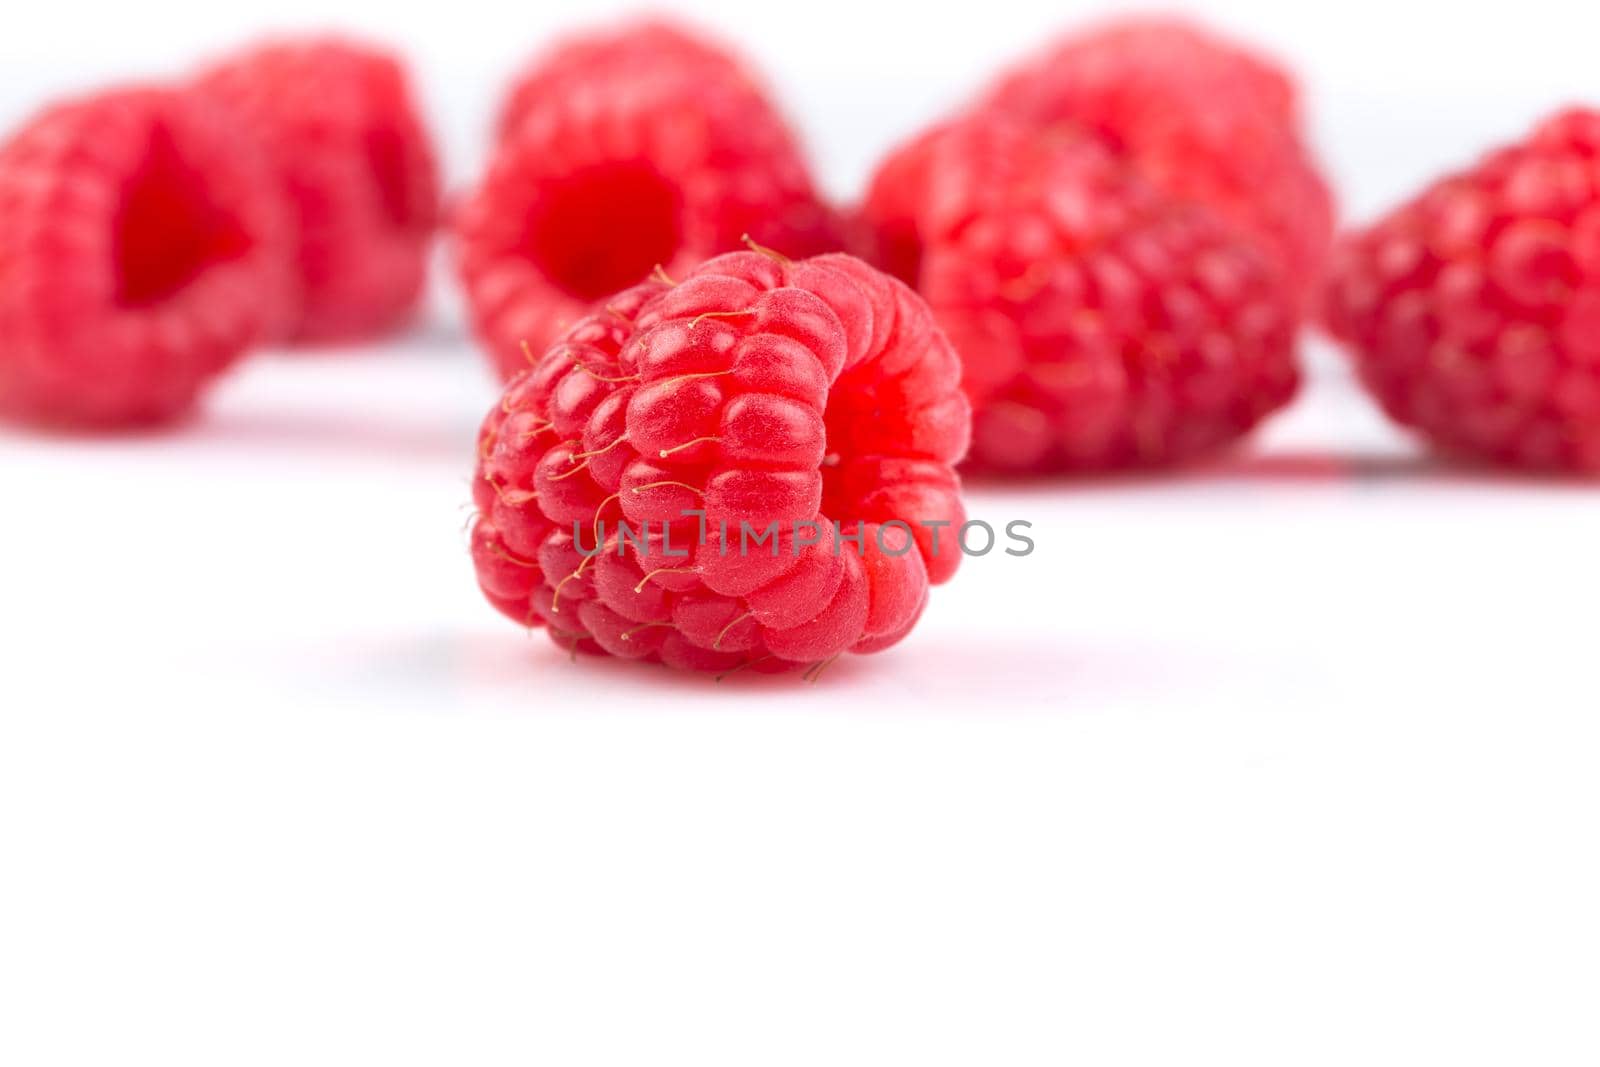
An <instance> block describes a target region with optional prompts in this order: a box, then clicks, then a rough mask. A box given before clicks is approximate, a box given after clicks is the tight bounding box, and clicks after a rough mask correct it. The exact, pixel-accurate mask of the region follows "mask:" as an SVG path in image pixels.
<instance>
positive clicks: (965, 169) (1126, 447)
mask: <svg viewBox="0 0 1600 1067" xmlns="http://www.w3.org/2000/svg"><path fill="white" fill-rule="evenodd" d="M866 210H867V213H868V214H869V216H871V217H873V218H875V219H876V220H878V221H879V222H880V224H881V225H882V229H883V232H885V233H887V234H888V235H889V236H890V238H891V241H890V242H889V243H890V244H891V245H896V246H897V247H896V248H895V249H893V250H891V253H890V258H891V259H894V258H898V259H899V261H900V265H901V267H902V268H903V269H910V270H912V271H913V272H914V274H915V277H917V279H918V281H919V287H920V289H921V292H922V294H923V296H924V297H925V298H926V299H927V301H928V303H929V305H930V307H932V309H933V311H934V314H935V315H936V316H937V317H938V320H939V322H940V324H941V325H942V326H943V327H944V329H945V331H946V333H947V334H948V335H949V337H950V339H951V340H952V341H953V342H954V343H955V345H956V347H957V349H958V350H959V351H960V352H961V355H962V360H963V364H964V368H963V371H964V373H963V380H962V385H963V387H964V388H965V390H966V392H967V394H968V396H969V397H970V398H971V401H972V405H973V442H972V457H971V458H972V462H973V463H974V465H977V466H980V467H989V468H993V469H999V470H1011V471H1024V470H1027V471H1049V470H1088V469H1103V468H1109V467H1125V466H1131V465H1146V464H1159V463H1170V462H1175V461H1179V460H1184V459H1188V458H1191V457H1194V456H1197V455H1200V454H1202V453H1204V452H1207V451H1209V450H1212V449H1215V448H1217V447H1220V446H1222V445H1224V444H1227V443H1229V442H1231V441H1233V440H1235V439H1236V438H1238V437H1239V436H1241V435H1242V434H1244V433H1245V432H1246V431H1248V430H1249V429H1250V428H1251V427H1253V426H1254V425H1255V424H1256V423H1257V422H1258V421H1260V420H1261V419H1262V418H1263V417H1264V416H1266V415H1267V414H1268V413H1269V412H1271V411H1273V410H1274V409H1276V408H1278V407H1280V406H1282V405H1283V404H1285V403H1287V402H1288V400H1289V399H1290V397H1291V396H1292V395H1293V393H1294V390H1295V386H1296V384H1297V380H1298V373H1297V370H1296V366H1295V359H1294V333H1295V325H1296V318H1297V313H1296V307H1297V302H1298V299H1297V297H1296V295H1295V293H1294V292H1293V291H1292V287H1291V286H1290V285H1289V284H1288V282H1287V279H1286V277H1285V276H1284V274H1283V272H1282V271H1280V270H1278V269H1276V268H1275V267H1273V266H1272V265H1271V264H1270V263H1269V262H1267V260H1266V259H1265V258H1264V256H1263V254H1262V253H1261V252H1260V250H1259V248H1258V247H1257V245H1256V244H1255V242H1253V241H1250V240H1248V239H1246V238H1244V237H1243V236H1242V235H1240V234H1238V233H1237V232H1236V231H1235V230H1234V228H1233V227H1231V226H1229V225H1227V224H1225V223H1223V222H1222V221H1220V220H1219V219H1217V218H1216V217H1215V216H1214V215H1213V214H1212V213H1210V212H1209V211H1207V210H1205V209H1204V208H1201V207H1199V206H1198V205H1195V204H1192V203H1186V202H1180V201H1175V200H1173V199H1172V198H1171V197H1169V196H1168V195H1166V194H1164V193H1163V192H1162V191H1161V190H1160V189H1158V188H1156V187H1155V186H1154V185H1152V184H1151V183H1149V182H1146V181H1144V180H1143V179H1142V177H1141V176H1140V175H1139V174H1138V173H1136V172H1135V171H1134V170H1133V169H1132V168H1130V167H1129V166H1128V165H1127V164H1126V163H1124V162H1123V161H1122V160H1120V159H1119V158H1118V157H1116V156H1115V155H1113V154H1112V153H1111V152H1109V151H1108V150H1107V149H1106V148H1105V147H1104V146H1103V145H1101V144H1100V143H1099V142H1098V141H1097V140H1096V139H1094V138H1091V137H1088V136H1084V135H1081V134H1077V133H1075V132H1074V131H1072V130H1070V129H1065V128H1059V127H1058V128H1056V129H1054V130H1049V131H1040V130H1037V129H1035V128H1033V127H1031V126H1026V125H1022V124H1019V123H1014V122H1009V121H1006V120H1002V119H999V118H997V117H993V116H991V117H989V118H987V119H986V120H984V121H982V122H972V121H969V122H960V123H956V124H953V125H950V126H947V127H944V128H941V129H937V130H935V131H933V132H932V133H930V134H928V135H925V136H924V137H923V138H921V139H920V140H919V141H917V142H915V143H914V144H913V145H912V146H910V148H909V149H908V150H907V151H905V152H903V153H900V154H898V155H897V156H895V157H893V158H892V159H891V161H890V162H889V164H888V165H887V166H886V167H885V168H884V169H883V170H882V171H881V172H880V173H879V176H878V179H877V181H876V182H875V184H874V186H873V189H872V191H871V194H870V195H869V197H868V201H867V205H866Z"/></svg>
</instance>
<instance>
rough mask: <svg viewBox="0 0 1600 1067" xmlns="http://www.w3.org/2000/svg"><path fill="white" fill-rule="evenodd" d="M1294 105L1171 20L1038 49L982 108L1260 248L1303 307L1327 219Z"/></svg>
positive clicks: (1219, 46) (1278, 73) (1288, 84)
mask: <svg viewBox="0 0 1600 1067" xmlns="http://www.w3.org/2000/svg"><path fill="white" fill-rule="evenodd" d="M1297 97H1298V93H1297V90H1296V87H1295V84H1294V82H1293V80H1292V79H1291V78H1290V76H1289V75H1288V74H1287V72H1285V71H1284V70H1283V69H1281V68H1280V67H1279V66H1277V65H1276V64H1275V63H1273V62H1272V61H1271V60H1269V59H1268V58H1266V57H1264V56H1261V55H1258V54H1256V53H1253V52H1251V51H1249V50H1247V49H1245V48H1243V47H1241V46H1239V45H1237V44H1235V43H1233V42H1231V41H1228V40H1226V39H1224V38H1221V37H1219V36H1217V35H1215V34H1212V33H1209V32H1207V31H1205V30H1202V29H1200V28H1199V27H1197V26H1194V25H1192V24H1190V23H1188V22H1185V21H1183V20H1181V19H1174V18H1168V17H1139V18H1130V19H1124V20H1121V21H1115V22H1111V23H1108V24H1106V25H1104V26H1101V27H1099V28H1097V29H1093V30H1090V31H1088V32H1085V33H1081V34H1075V35H1072V36H1069V37H1066V38H1064V39H1062V40H1061V41H1059V42H1057V43H1055V44H1053V45H1051V46H1049V47H1047V48H1046V49H1045V50H1044V51H1042V52H1041V53H1040V54H1039V55H1038V56H1036V57H1034V58H1033V59H1031V60H1029V61H1027V62H1024V63H1023V64H1021V65H1020V66H1018V67H1017V68H1016V69H1014V70H1012V71H1010V72H1009V73H1007V74H1006V75H1005V76H1003V77H1002V78H1001V79H1000V80H999V82H998V83H997V84H996V85H995V86H994V87H993V89H992V90H991V91H990V92H989V94H988V95H987V96H986V97H985V98H984V99H983V101H982V102H981V104H980V108H981V109H992V110H995V111H997V112H1000V113H1001V114H1003V115H1006V116H1007V117H1010V118H1013V119H1018V120H1021V121H1024V122H1028V123H1031V124H1033V125H1036V126H1051V125H1056V124H1059V123H1071V124H1073V125H1074V126H1076V127H1078V128H1080V129H1083V130H1086V131H1089V132H1090V133H1092V134H1094V135H1095V136H1096V137H1098V138H1099V139H1100V140H1101V141H1102V143H1104V144H1105V145H1106V147H1108V148H1109V149H1110V150H1112V151H1113V152H1115V153H1116V154H1118V155H1119V156H1121V157H1122V158H1123V159H1125V160H1127V161H1128V162H1129V163H1130V164H1132V165H1133V166H1134V167H1136V168H1137V169H1138V170H1139V171H1140V173H1141V174H1143V175H1144V177H1145V178H1146V179H1147V180H1148V181H1150V182H1152V183H1153V184H1155V185H1156V186H1157V187H1158V188H1160V189H1162V190H1163V191H1165V192H1167V193H1169V194H1171V195H1172V196H1174V197H1176V198H1178V199H1182V200H1193V201H1197V202H1199V203H1201V204H1204V205H1206V206H1208V207H1209V208H1210V209H1211V210H1213V211H1215V212H1217V213H1218V214H1219V215H1220V216H1221V217H1222V218H1224V219H1225V220H1227V221H1229V222H1231V223H1232V224H1233V225H1235V226H1237V227H1239V228H1240V229H1242V230H1243V231H1244V232H1245V233H1246V234H1248V235H1249V236H1251V237H1253V238H1255V239H1256V240H1258V241H1260V242H1261V243H1262V245H1263V247H1265V248H1266V249H1267V250H1268V251H1269V252H1270V253H1271V254H1272V255H1273V256H1274V257H1275V258H1276V259H1277V260H1278V262H1280V263H1281V264H1282V265H1283V266H1284V267H1285V269H1287V270H1288V271H1289V272H1290V274H1291V275H1292V276H1293V277H1294V279H1295V281H1296V284H1297V285H1298V286H1299V288H1300V290H1301V292H1302V294H1304V295H1306V296H1308V297H1309V296H1310V295H1312V294H1313V293H1314V291H1315V288H1316V285H1317V283H1318V282H1319V280H1320V278H1321V275H1322V271H1323V268H1324V267H1325V265H1326V260H1327V255H1328V250H1329V247H1330V244H1331V241H1332V236H1333V226H1334V210H1333V199H1332V196H1331V195H1330V193H1329V191H1328V187H1327V184H1326V183H1325V181H1324V180H1323V178H1322V176H1321V174H1320V171H1319V169H1318V167H1317V165H1316V162H1315V160H1314V159H1313V157H1312V155H1311V153H1310V151H1309V149H1308V148H1307V146H1306V144H1305V143H1304V139H1303V137H1302V135H1301V131H1300V126H1301V120H1300V115H1299V102H1298V99H1297Z"/></svg>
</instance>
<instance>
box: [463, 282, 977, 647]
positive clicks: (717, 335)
mask: <svg viewBox="0 0 1600 1067" xmlns="http://www.w3.org/2000/svg"><path fill="white" fill-rule="evenodd" d="M959 376H960V367H959V361H958V360H957V358H956V355H955V353H954V351H953V350H952V349H951V347H950V344H949V342H948V341H947V340H946V339H945V337H944V335H943V333H942V332H940V330H939V329H938V327H937V326H936V325H935V323H934V321H933V319H932V316H931V315H930V314H929V312H928V310H927V308H926V307H925V306H924V305H923V303H922V301H921V300H920V299H919V298H918V297H917V296H916V295H915V294H914V293H912V292H911V291H910V290H909V289H907V288H906V287H905V286H904V285H902V284H900V283H899V282H896V281H895V280H894V279H892V278H889V277H888V276H886V275H883V274H880V273H879V272H877V271H875V270H873V269H872V268H871V267H868V266H867V265H866V264H865V263H862V262H861V261H859V260H856V259H853V258H851V257H849V256H845V255H826V256H820V257H815V258H812V259H809V260H798V261H790V260H787V259H784V258H782V257H779V256H776V255H773V254H768V253H764V252H754V251H750V252H738V253H730V254H726V255H723V256H720V257H717V258H715V259H712V260H710V261H707V262H706V263H704V264H702V265H700V266H698V267H695V268H693V269H692V270H690V271H688V272H687V273H685V274H683V275H681V276H678V277H676V278H671V277H668V276H666V275H662V276H660V277H658V278H655V279H652V280H649V281H646V282H643V283H641V284H640V285H637V286H634V287H632V288H630V289H627V290H625V291H623V292H622V293H620V294H617V295H616V296H614V297H612V298H611V299H609V300H606V301H604V302H603V305H602V306H601V307H600V308H599V309H598V310H596V311H594V312H592V313H591V314H589V315H587V316H585V317H583V318H582V319H580V320H579V321H578V322H577V323H575V324H574V325H573V326H572V327H570V328H569V329H568V330H567V331H566V333H565V334H563V335H562V336H561V337H560V338H558V339H557V340H556V341H555V343H554V344H552V345H551V346H550V347H549V348H548V350H547V351H545V352H544V353H542V354H537V355H535V356H534V358H533V359H532V362H531V364H530V365H525V367H524V369H523V370H522V371H520V372H519V373H518V374H517V375H516V376H514V377H513V378H512V379H511V381H510V382H509V383H508V385H507V387H506V390H505V394H504V396H503V397H502V399H501V402H500V403H499V404H497V405H496V406H495V407H494V408H493V409H492V410H491V411H490V413H489V416H488V418H487V419H486V420H485V422H484V424H483V429H482V432H481V435H480V439H479V462H478V468H477V475H476V477H475V479H474V501H475V503H476V505H477V507H478V511H479V517H478V519H477V522H476V524H475V526H474V531H473V538H472V555H473V559H474V562H475V564H476V567H477V574H478V581H479V584H480V586H481V587H482V589H483V591H484V593H485V595H486V596H487V597H488V599H489V600H490V602H491V603H493V604H494V605H495V606H496V607H497V608H499V609H500V610H501V611H502V612H503V613H505V614H506V615H507V616H509V617H510V618H511V619H513V620H515V621H516V622H518V623H522V624H524V625H529V626H543V627H545V628H547V630H548V632H549V634H550V636H551V637H552V639H553V640H555V641H556V643H557V644H559V645H561V646H562V647H564V648H568V649H571V650H572V651H573V652H574V653H576V652H591V653H603V654H609V655H612V656H620V657H624V658H629V659H641V660H650V661H658V662H661V663H665V664H667V665H669V666H673V667H679V668H685V669H690V670H702V671H712V672H718V673H721V672H728V671H733V670H741V669H744V668H750V669H752V670H756V671H761V672H776V671H785V670H792V669H804V668H807V667H809V668H811V669H812V670H813V671H817V670H820V669H821V668H822V666H823V665H825V664H826V663H827V662H830V661H831V660H832V659H833V658H835V657H837V656H838V655H840V654H841V653H844V652H847V651H853V652H858V653H866V652H876V651H880V650H882V649H884V648H887V647H889V646H890V645H892V644H894V643H896V642H898V641H899V640H901V639H902V638H903V637H905V636H906V635H907V634H908V633H909V632H910V630H911V628H912V626H913V625H914V624H915V622H916V620H917V618H918V616H919V615H920V614H921V612H922V610H923V607H924V606H925V604H926V602H927V598H928V589H929V586H930V585H935V584H939V583H941V582H943V581H946V580H948V579H949V578H950V577H951V576H952V574H953V573H954V572H955V569H956V567H957V565H958V563H959V562H960V553H959V550H958V549H957V548H956V545H955V540H956V538H955V534H956V531H957V530H958V529H959V528H960V527H961V525H962V523H963V520H964V511H963V508H962V504H961V497H960V482H959V479H958V478H957V476H956V474H955V471H954V469H953V465H954V464H955V463H956V462H957V461H958V460H959V459H960V458H961V456H962V453H963V452H964V451H965V448H966V445H967V434H968V408H967V403H966V400H965V398H964V396H963V395H962V393H961V391H960V389H959ZM686 513H687V514H686ZM619 523H626V524H627V525H628V526H629V527H631V528H633V529H634V530H642V531H643V535H642V536H633V537H630V536H628V535H627V534H626V533H625V532H624V530H625V528H624V527H621V526H619V525H618V524H619ZM800 524H814V528H815V529H817V530H820V531H826V533H825V534H824V535H823V536H821V537H819V538H811V537H808V536H806V535H805V533H804V532H803V531H802V530H801V529H800ZM745 526H748V527H754V528H757V529H762V530H764V529H765V528H767V527H769V526H770V527H772V529H773V530H774V531H775V533H774V535H773V536H774V537H775V540H774V541H773V542H772V543H771V545H770V548H769V547H768V546H766V545H763V546H762V547H761V548H760V549H759V550H756V551H743V550H741V549H734V550H729V549H727V548H725V547H724V545H725V544H726V542H724V541H722V537H721V535H719V532H718V531H720V530H735V531H737V530H740V529H741V528H742V527H745ZM941 530H943V532H944V539H943V542H942V543H941V542H939V540H938V538H939V533H940V531H941ZM840 537H842V539H843V540H842V541H841V540H839V539H838V538H840ZM741 547H742V546H741Z"/></svg>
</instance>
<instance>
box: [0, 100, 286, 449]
mask: <svg viewBox="0 0 1600 1067" xmlns="http://www.w3.org/2000/svg"><path fill="white" fill-rule="evenodd" d="M284 219H285V210H284V204H283V201H282V195H281V193H280V191H279V189H278V187H277V183H276V182H275V181H274V180H273V178H272V174H271V172H270V170H269V169H268V167H267V165H266V163H265V161H264V160H263V159H262V158H261V157H260V156H259V155H258V154H257V152H256V149H255V145H254V144H253V142H252V141H251V140H250V139H249V138H248V137H246V136H245V135H243V134H242V133H240V132H239V131H237V130H236V129H235V128H234V127H233V125H232V123H231V121H230V120H229V118H228V116H226V115H225V114H222V113H221V112H219V111H217V110H215V109H213V108H212V107H211V106H210V105H209V104H208V103H207V102H206V101H203V100H199V99H196V98H195V97H194V96H193V95H191V94H186V93H181V92H174V91H169V90H165V89H154V88H132V89H117V90H112V91H108V92H104V93H101V94H98V95H95V96H90V97H85V98H81V99H75V100H71V101H68V102H65V103H61V104H57V105H55V106H53V107H50V108H48V109H47V110H45V111H44V112H43V113H41V114H39V115H38V116H36V117H35V118H33V119H32V120H31V121H30V122H28V123H27V124H26V125H25V126H24V127H23V128H22V129H20V130H19V131H18V132H16V133H15V134H13V135H12V136H11V137H10V138H9V139H8V140H7V141H6V142H5V144H4V145H3V146H0V411H4V412H5V413H7V414H8V415H11V416H12V417H16V418H23V419H28V420H35V421H47V422H62V423H78V424H96V425H118V424H134V423H149V422H157V421H161V420H164V419H170V418H172V417H174V416H176V415H179V414H181V413H182V412H184V411H185V410H186V409H188V408H189V406H190V405H191V404H192V403H193V402H194V400H195V397H196V395H197V394H198V393H199V392H200V391H201V389H202V388H203V387H204V386H205V385H206V384H207V383H208V382H209V381H210V380H211V379H212V378H213V377H215V376H216V375H217V374H218V373H219V372H220V371H222V370H223V369H224V368H225V367H227V366H228V365H229V364H230V363H232V362H233V361H234V360H235V359H237V358H238V357H239V356H240V355H241V354H242V353H243V352H244V351H245V350H246V349H247V348H249V347H250V346H251V345H252V344H254V343H255V342H257V341H258V340H260V339H261V338H262V337H263V336H264V335H265V334H266V332H267V331H268V330H269V328H270V327H271V325H272V324H273V323H274V322H276V321H278V320H279V318H280V316H281V314H282V308H283V306H284V301H285V300H286V298H287V294H288V291H289V281H288V271H289V248H288V246H287V244H286V243H285V242H284V240H283V238H282V237H281V236H280V235H281V233H282V231H283V229H284Z"/></svg>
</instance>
